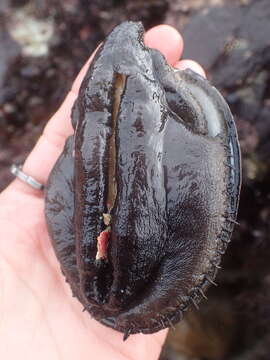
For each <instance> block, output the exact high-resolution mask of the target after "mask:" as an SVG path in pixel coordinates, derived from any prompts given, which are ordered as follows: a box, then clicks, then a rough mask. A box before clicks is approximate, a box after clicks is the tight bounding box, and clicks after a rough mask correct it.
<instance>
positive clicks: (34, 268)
mask: <svg viewBox="0 0 270 360" xmlns="http://www.w3.org/2000/svg"><path fill="white" fill-rule="evenodd" d="M145 42H146V44H147V45H148V46H149V47H153V48H156V49H158V50H160V51H161V52H162V53H163V54H164V55H165V57H166V59H167V61H168V63H170V64H171V65H173V66H174V67H177V68H179V69H184V68H191V69H192V70H194V71H196V72H198V73H199V74H201V75H203V76H205V74H204V71H203V69H202V68H201V67H200V65H199V64H197V63H195V62H194V61H191V60H180V61H179V59H180V58H181V54H182V50H183V40H182V37H181V35H180V34H179V33H178V32H177V31H176V30H175V29H174V28H172V27H170V26H167V25H159V26H156V27H154V28H152V29H151V30H149V31H148V32H147V33H146V35H145ZM92 57H93V55H92V56H91V58H90V59H89V60H88V62H87V64H86V65H85V66H84V67H83V68H82V70H81V72H80V73H79V75H78V76H77V78H76V80H75V82H74V84H73V86H72V89H71V91H70V92H69V93H68V95H67V97H66V99H65V101H64V102H63V104H62V105H61V107H60V108H59V110H58V111H57V112H56V113H55V115H54V116H53V117H52V118H51V119H50V120H49V122H48V123H47V125H46V127H45V129H44V132H43V134H42V135H41V137H40V139H39V141H38V142H37V144H36V146H35V147H34V149H33V151H32V152H31V153H30V155H29V156H28V158H27V160H26V162H25V164H24V166H23V170H24V172H26V173H27V174H28V175H31V176H32V177H34V178H35V179H36V180H38V181H39V182H40V183H42V184H46V181H47V178H48V175H49V173H50V171H51V169H52V167H53V165H54V163H55V161H56V159H57V158H58V156H59V155H60V153H61V151H62V149H63V146H64V142H65V139H66V138H67V136H69V135H70V134H72V132H73V130H72V127H71V122H70V112H71V108H72V105H73V103H74V100H75V99H76V97H77V94H78V90H79V87H80V83H81V81H82V79H83V77H84V74H85V72H86V70H87V67H88V65H89V63H90V61H91V60H92ZM166 334H167V330H162V331H159V332H158V333H156V334H152V335H142V334H138V335H132V336H130V337H129V338H128V340H127V341H125V342H123V334H121V333H118V332H117V331H114V330H112V329H110V328H107V327H105V326H103V325H101V324H99V323H98V322H97V321H95V320H94V319H91V317H90V315H89V314H88V313H87V312H82V305H81V304H80V303H79V302H78V301H77V300H76V299H75V298H73V297H72V296H71V291H70V288H69V286H68V285H67V284H66V282H65V280H64V277H63V275H62V273H61V271H60V267H59V264H58V262H57V260H56V258H55V255H54V252H53V249H52V246H51V243H50V238H49V235H48V232H47V228H46V224H45V219H44V196H43V193H42V192H40V191H38V190H34V189H33V188H31V187H30V186H29V185H27V184H25V183H23V182H21V181H20V180H18V179H16V180H14V181H13V182H12V183H11V184H10V185H9V186H8V187H7V188H6V189H5V190H4V191H3V192H2V193H1V194H0V359H9V360H13V359H14V360H15V359H16V360H17V359H18V358H20V359H27V360H34V359H35V360H36V359H39V360H43V359H44V360H45V359H46V360H47V359H50V360H59V359H63V360H74V359H80V360H90V359H100V360H103V359H104V360H105V359H110V360H126V359H134V360H135V359H137V360H138V359H140V360H144V359H147V360H154V359H158V357H159V354H160V351H161V348H162V345H163V343H164V340H165V337H166Z"/></svg>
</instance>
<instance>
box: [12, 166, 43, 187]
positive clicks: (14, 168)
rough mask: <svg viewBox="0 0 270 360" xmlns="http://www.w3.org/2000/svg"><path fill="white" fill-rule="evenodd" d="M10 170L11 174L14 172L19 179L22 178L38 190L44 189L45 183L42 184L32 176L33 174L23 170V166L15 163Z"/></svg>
mask: <svg viewBox="0 0 270 360" xmlns="http://www.w3.org/2000/svg"><path fill="white" fill-rule="evenodd" d="M10 172H11V174H13V175H14V176H16V177H17V178H18V179H20V180H21V181H23V182H25V183H26V184H28V185H30V186H32V187H33V188H34V189H36V190H44V185H43V184H40V183H39V182H38V181H37V180H35V179H34V178H32V177H31V176H29V175H27V174H25V173H24V172H23V171H22V166H21V165H15V164H13V165H12V166H11V168H10Z"/></svg>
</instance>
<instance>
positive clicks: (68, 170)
mask: <svg viewBox="0 0 270 360" xmlns="http://www.w3.org/2000/svg"><path fill="white" fill-rule="evenodd" d="M119 79H121V81H122V88H121V91H120V92H119V89H118V88H119ZM117 89H118V90H117ZM117 91H118V92H119V94H118V95H116V93H117ZM117 96H118V98H119V106H118V105H117V106H116V104H115V102H116V100H115V99H116V97H117ZM72 123H73V126H74V129H75V134H74V135H73V136H71V137H69V138H68V139H67V141H66V145H65V148H64V151H63V153H62V155H61V156H60V157H59V159H58V160H57V162H56V164H55V166H54V168H53V170H52V172H51V174H50V177H49V181H48V184H47V189H46V209H45V213H46V219H47V224H48V229H49V233H50V236H51V238H52V243H53V247H54V250H55V253H56V256H57V258H58V260H59V262H60V264H61V268H62V271H63V273H64V275H65V277H66V279H67V281H68V282H69V284H70V286H71V288H72V291H73V294H74V295H75V296H76V297H77V298H78V299H79V300H80V302H81V303H82V304H83V305H84V307H85V309H86V310H87V311H88V312H89V313H90V314H91V315H92V316H93V317H94V318H95V319H97V320H98V321H100V322H101V323H103V324H105V325H107V326H110V327H112V328H114V329H116V330H118V331H121V332H124V333H125V337H127V336H128V335H129V334H133V333H138V332H142V333H153V332H156V331H158V330H160V329H163V328H165V327H169V326H170V325H171V324H175V323H176V322H178V321H179V320H181V319H182V316H183V313H184V311H185V310H186V309H187V308H188V307H189V305H191V304H194V305H197V304H198V303H199V302H200V301H201V299H202V297H204V293H205V290H206V289H207V288H208V287H209V285H210V284H211V283H213V281H214V278H215V276H216V272H217V268H218V265H219V263H220V260H221V256H222V254H224V252H225V250H226V247H227V244H228V242H229V241H230V236H231V233H232V230H233V226H234V223H235V219H236V216H237V207H238V199H239V191H240V181H241V179H240V153H239V145H238V140H237V134H236V129H235V125H234V121H233V118H232V115H231V113H230V110H229V108H228V106H227V104H226V102H225V100H224V99H223V98H222V96H221V95H220V94H219V93H218V92H217V90H216V89H215V88H213V87H212V86H211V85H210V84H209V83H208V81H206V80H204V79H203V78H202V77H200V76H199V75H197V74H195V73H193V72H192V71H188V70H186V71H175V70H174V69H173V68H171V67H170V66H169V65H167V63H166V61H165V59H164V58H163V56H162V55H161V54H160V53H159V52H158V51H156V50H152V49H149V48H147V47H145V45H144V43H143V27H142V25H141V24H139V23H132V22H125V23H123V24H121V25H119V26H117V27H116V28H115V29H114V30H113V31H112V33H111V34H110V35H109V36H108V37H107V39H106V40H105V42H104V43H103V45H102V46H101V47H100V49H99V51H98V52H97V54H96V56H95V58H94V60H93V62H92V64H91V66H90V68H89V70H88V72H87V74H86V76H85V79H84V81H83V83H82V86H81V88H80V92H79V97H78V99H77V101H76V103H75V105H74V108H73V114H72ZM112 139H113V142H112ZM111 162H113V164H114V171H113V172H110V171H111V170H110V169H111V168H110V166H111ZM114 180H115V182H116V188H117V191H116V194H115V201H114V204H113V207H112V208H111V209H109V208H108V196H109V195H108V194H109V187H110V186H111V182H112V181H114ZM108 213H110V219H111V221H110V233H109V234H110V235H109V241H108V247H107V250H106V256H105V257H102V258H99V257H98V256H97V242H98V240H97V239H98V237H99V235H100V234H101V233H102V231H104V230H105V229H106V225H105V223H104V219H103V214H108Z"/></svg>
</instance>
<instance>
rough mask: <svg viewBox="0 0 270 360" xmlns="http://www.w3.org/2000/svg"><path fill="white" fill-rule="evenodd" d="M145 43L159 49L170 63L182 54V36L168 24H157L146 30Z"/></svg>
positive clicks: (174, 61) (173, 62)
mask: <svg viewBox="0 0 270 360" xmlns="http://www.w3.org/2000/svg"><path fill="white" fill-rule="evenodd" d="M144 41H145V44H146V45H147V46H149V47H151V48H153V49H157V50H159V51H160V52H161V53H162V54H163V55H164V56H165V58H166V60H167V62H168V63H169V64H170V65H173V64H175V63H176V61H177V60H179V59H180V58H181V56H182V52H183V38H182V36H181V35H180V33H179V32H178V31H177V30H176V29H175V28H173V27H172V26H169V25H158V26H155V27H153V28H152V29H150V30H148V31H147V32H146V34H145V37H144Z"/></svg>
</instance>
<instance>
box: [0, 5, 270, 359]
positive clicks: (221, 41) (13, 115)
mask: <svg viewBox="0 0 270 360" xmlns="http://www.w3.org/2000/svg"><path fill="white" fill-rule="evenodd" d="M126 19H131V20H141V21H143V23H144V25H145V27H146V28H149V27H151V26H153V25H156V24H159V23H161V22H163V23H167V24H171V25H173V26H175V27H176V28H177V29H178V30H180V31H181V32H182V34H183V36H184V39H185V50H184V57H185V58H192V59H194V60H197V61H199V62H200V63H201V64H202V65H203V66H204V67H205V69H206V71H207V75H208V78H209V79H211V81H212V82H213V84H214V85H215V86H216V87H217V88H218V89H219V90H221V91H222V93H223V94H224V96H225V97H226V99H227V101H228V102H229V104H230V106H231V109H232V111H233V113H234V115H235V119H236V124H237V128H238V132H239V138H240V143H241V148H242V162H243V188H242V194H241V201H240V211H239V219H238V220H239V222H240V226H238V227H237V228H236V230H235V232H234V235H233V239H232V242H231V244H230V246H229V248H228V251H227V253H226V255H225V257H224V260H223V263H222V267H223V269H222V270H221V271H220V272H219V275H218V278H217V282H218V284H219V285H218V287H216V288H211V289H210V291H208V297H209V300H208V301H206V302H203V303H202V304H201V305H200V311H197V310H194V311H190V312H189V313H188V314H187V316H186V319H185V320H184V321H182V322H181V323H180V324H179V325H178V326H176V328H175V329H174V330H171V331H170V334H169V337H168V340H167V343H166V346H165V347H164V351H163V353H162V354H161V359H162V360H223V359H226V360H242V359H243V360H269V358H270V261H269V257H270V141H269V140H270V81H269V80H270V1H269V0H253V1H252V0H164V1H163V0H91V1H90V0H65V1H58V0H30V1H24V0H1V1H0V190H1V189H3V188H4V187H5V186H6V185H7V184H8V183H9V182H10V181H11V176H10V175H9V171H8V169H9V166H10V164H11V163H13V162H18V163H20V162H22V161H23V160H24V159H25V157H26V155H27V153H28V152H29V151H30V149H31V148H32V146H33V144H34V143H35V141H36V139H37V138H38V136H39V135H40V133H41V131H42V129H43V127H44V124H45V123H46V121H47V120H48V118H49V117H50V115H51V114H52V113H53V112H54V111H55V110H56V109H57V107H58V106H59V104H60V103H61V101H62V100H63V98H64V94H65V93H66V92H67V91H68V89H69V87H70V85H71V82H72V80H73V79H74V77H75V75H76V74H77V72H78V70H79V69H80V67H81V66H82V64H83V63H84V62H85V61H86V59H87V58H88V57H89V54H90V53H91V52H92V51H93V50H94V48H95V47H96V45H97V44H98V43H99V42H100V41H102V39H103V38H104V36H105V35H106V34H107V33H108V32H109V31H110V30H111V29H112V27H113V26H114V25H116V24H118V23H119V22H121V21H123V20H126Z"/></svg>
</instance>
